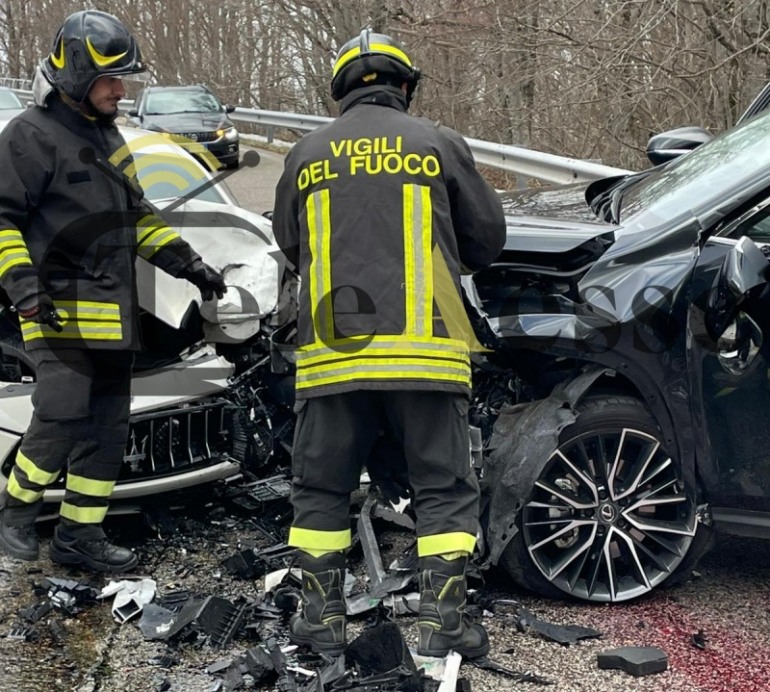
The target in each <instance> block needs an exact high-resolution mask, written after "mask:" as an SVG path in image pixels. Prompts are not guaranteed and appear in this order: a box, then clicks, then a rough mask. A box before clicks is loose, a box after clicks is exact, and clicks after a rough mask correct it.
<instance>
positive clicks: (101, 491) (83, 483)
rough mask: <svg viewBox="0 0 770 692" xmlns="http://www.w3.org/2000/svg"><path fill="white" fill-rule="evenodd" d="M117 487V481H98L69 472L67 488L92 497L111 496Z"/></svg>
mask: <svg viewBox="0 0 770 692" xmlns="http://www.w3.org/2000/svg"><path fill="white" fill-rule="evenodd" d="M114 487H115V481H97V480H94V479H93V478H86V477H85V476H76V475H74V474H72V473H67V490H71V491H72V492H75V493H80V494H81V495H89V496H90V497H109V496H110V495H112V490H113V488H114Z"/></svg>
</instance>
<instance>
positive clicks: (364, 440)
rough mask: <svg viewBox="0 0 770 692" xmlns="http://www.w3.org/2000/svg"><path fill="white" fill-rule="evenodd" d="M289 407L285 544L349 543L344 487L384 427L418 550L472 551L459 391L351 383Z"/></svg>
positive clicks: (353, 480) (475, 488)
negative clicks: (290, 513) (399, 468)
mask: <svg viewBox="0 0 770 692" xmlns="http://www.w3.org/2000/svg"><path fill="white" fill-rule="evenodd" d="M296 409H297V414H298V416H297V428H296V431H295V437H294V452H293V459H292V465H293V471H292V472H293V477H294V478H293V482H292V493H291V501H292V505H293V507H294V520H293V523H292V527H291V530H290V533H289V545H292V546H294V547H296V548H300V549H302V550H307V551H334V550H344V549H346V548H348V547H349V546H350V543H351V531H350V516H349V505H350V493H351V492H352V491H353V490H355V489H357V488H358V487H359V481H360V475H361V469H362V467H363V466H364V465H366V464H368V463H371V452H372V449H373V448H374V445H375V443H376V442H377V440H378V436H379V435H380V433H381V431H383V430H386V431H388V434H392V435H393V436H394V437H395V438H396V440H397V441H398V442H399V443H400V444H401V445H402V447H403V452H404V456H405V458H406V463H407V468H408V473H409V483H410V486H411V492H412V502H413V507H414V510H415V514H416V517H417V551H418V555H419V556H420V557H426V556H429V555H441V554H444V553H453V552H457V551H464V552H472V551H473V548H474V545H475V542H476V532H477V529H478V512H479V483H478V479H477V477H476V473H475V471H474V470H473V468H472V466H471V455H470V440H469V431H468V400H467V398H466V397H465V396H463V395H461V394H452V393H448V392H434V391H406V390H359V391H354V392H345V393H342V394H331V395H328V396H320V397H316V398H311V399H306V400H302V401H299V402H298V403H297V406H296ZM373 475H374V474H373Z"/></svg>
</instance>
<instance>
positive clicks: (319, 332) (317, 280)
mask: <svg viewBox="0 0 770 692" xmlns="http://www.w3.org/2000/svg"><path fill="white" fill-rule="evenodd" d="M305 209H306V212H307V228H308V240H309V244H310V256H311V259H310V305H311V310H312V311H313V313H312V319H313V333H314V334H315V340H316V341H319V340H320V341H328V340H329V339H333V338H334V306H333V305H332V267H331V210H330V208H329V190H319V191H318V192H314V193H313V194H312V195H310V196H309V197H308V198H307V202H306V203H305Z"/></svg>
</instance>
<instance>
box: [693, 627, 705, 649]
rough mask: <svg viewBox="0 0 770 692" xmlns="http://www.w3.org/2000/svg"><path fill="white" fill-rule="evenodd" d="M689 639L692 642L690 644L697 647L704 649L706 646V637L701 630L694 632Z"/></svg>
mask: <svg viewBox="0 0 770 692" xmlns="http://www.w3.org/2000/svg"><path fill="white" fill-rule="evenodd" d="M690 641H691V642H692V645H693V646H694V647H696V648H698V649H705V648H706V647H707V646H708V642H709V640H708V638H707V637H706V635H705V634H704V633H703V630H698V631H697V632H695V633H694V634H693V635H692V636H691V637H690Z"/></svg>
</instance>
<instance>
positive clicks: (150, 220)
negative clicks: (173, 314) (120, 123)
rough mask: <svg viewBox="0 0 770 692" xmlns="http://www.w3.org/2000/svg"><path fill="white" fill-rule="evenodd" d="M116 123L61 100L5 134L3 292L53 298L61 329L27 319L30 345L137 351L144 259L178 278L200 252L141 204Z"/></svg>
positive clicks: (0, 201) (19, 298) (0, 215)
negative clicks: (138, 270) (140, 262)
mask: <svg viewBox="0 0 770 692" xmlns="http://www.w3.org/2000/svg"><path fill="white" fill-rule="evenodd" d="M131 163H132V158H131V155H130V153H129V151H128V148H127V147H126V144H125V141H124V140H123V138H122V137H121V135H120V133H119V132H118V129H117V127H115V126H114V125H113V124H111V123H106V122H101V121H98V120H91V119H89V118H87V117H86V116H84V115H82V114H81V113H80V112H79V111H77V110H75V109H73V108H71V107H70V106H68V105H67V104H65V103H64V102H63V101H62V100H61V99H60V98H59V96H58V95H57V94H53V95H51V96H49V98H48V99H47V101H46V102H45V104H44V105H42V106H41V105H36V106H34V107H32V108H30V109H28V110H27V111H25V112H24V113H22V114H20V115H18V116H17V117H15V118H14V119H13V120H12V121H11V122H10V123H9V124H8V125H7V126H6V127H5V129H4V130H3V131H2V133H0V165H2V168H3V182H2V185H0V286H2V288H3V289H4V290H5V292H6V293H7V294H8V297H9V298H10V301H11V302H12V303H13V304H14V305H25V304H30V303H34V301H35V297H36V296H37V295H40V294H48V295H49V296H50V297H51V299H52V300H53V303H54V305H55V307H56V309H57V312H58V313H59V315H60V317H61V318H62V323H63V327H64V328H63V331H62V332H60V333H59V332H56V331H54V330H53V329H51V328H50V327H48V326H47V325H41V324H37V323H35V322H33V321H31V320H29V321H28V320H23V319H22V320H21V330H22V335H23V337H24V342H25V346H26V348H27V349H28V350H29V349H35V348H41V347H49V348H50V347H54V346H55V347H57V348H60V347H77V348H83V347H89V348H105V349H125V348H128V349H136V348H138V347H139V332H138V324H139V320H138V301H137V293H136V282H135V268H134V264H135V260H136V256H137V253H138V254H139V255H141V256H142V257H144V258H145V259H147V260H149V261H150V262H152V263H153V264H156V265H157V266H159V267H160V268H161V269H164V270H165V271H167V272H169V273H170V274H172V275H174V276H180V275H183V274H184V271H185V269H186V268H187V267H188V266H189V265H190V264H191V263H192V262H193V261H195V260H196V259H198V255H196V254H195V253H194V252H193V250H192V248H190V246H189V245H188V244H187V243H186V242H185V241H183V240H182V239H181V237H180V236H179V234H177V233H176V232H175V231H173V230H171V229H170V228H169V227H168V226H167V225H166V224H165V223H164V222H163V221H162V219H160V217H158V216H157V215H156V214H155V213H154V212H153V211H152V209H151V208H150V206H149V204H147V203H146V202H145V201H143V200H142V191H141V188H139V185H138V183H137V182H136V181H135V179H133V178H129V177H128V176H126V175H124V173H123V172H122V170H123V169H125V168H127V167H128V166H129V165H130V164H131Z"/></svg>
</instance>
